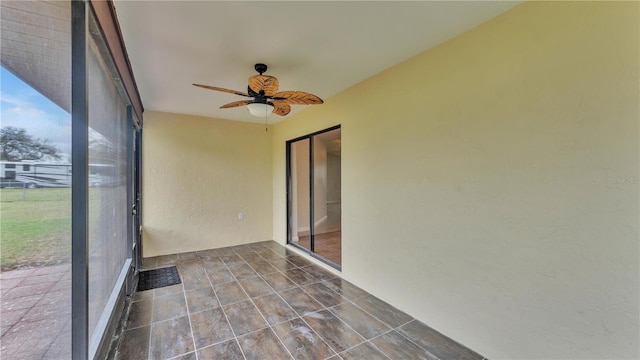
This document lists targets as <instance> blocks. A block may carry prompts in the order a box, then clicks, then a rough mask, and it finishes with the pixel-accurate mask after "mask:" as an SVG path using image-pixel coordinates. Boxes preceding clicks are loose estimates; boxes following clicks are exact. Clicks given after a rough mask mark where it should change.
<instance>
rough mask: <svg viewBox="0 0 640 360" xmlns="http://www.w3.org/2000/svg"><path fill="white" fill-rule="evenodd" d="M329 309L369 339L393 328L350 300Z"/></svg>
mask: <svg viewBox="0 0 640 360" xmlns="http://www.w3.org/2000/svg"><path fill="white" fill-rule="evenodd" d="M329 310H330V311H331V312H332V313H333V314H334V315H336V316H337V317H338V318H340V319H341V320H342V321H344V322H346V323H347V325H349V326H351V328H352V329H354V330H355V331H356V332H357V333H358V334H360V335H361V336H362V337H364V338H365V339H367V340H369V339H371V338H374V337H376V336H378V335H382V334H384V333H386V332H387V331H389V330H391V329H390V328H389V327H388V326H387V325H385V324H383V323H382V322H380V321H378V320H377V319H376V318H374V317H373V316H371V315H369V314H367V313H366V312H364V311H363V310H362V309H360V308H359V307H357V306H355V305H353V304H352V303H350V302H348V303H344V304H341V305H337V306H334V307H332V308H330V309H329Z"/></svg>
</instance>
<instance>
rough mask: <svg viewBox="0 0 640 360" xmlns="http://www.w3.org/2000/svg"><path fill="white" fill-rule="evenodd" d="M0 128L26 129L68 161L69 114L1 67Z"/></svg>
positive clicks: (69, 155) (69, 152) (69, 150)
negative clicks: (46, 141)
mask: <svg viewBox="0 0 640 360" xmlns="http://www.w3.org/2000/svg"><path fill="white" fill-rule="evenodd" d="M0 126H2V127H5V126H14V127H17V128H23V129H26V130H27V133H28V134H29V135H32V136H33V137H35V138H39V139H42V140H45V139H47V140H49V143H50V144H52V145H54V146H55V147H56V148H57V149H58V152H59V154H60V155H61V156H62V158H61V161H62V162H69V161H70V160H71V114H69V113H68V112H66V111H65V110H63V109H62V108H61V107H59V106H58V105H56V104H54V103H53V102H51V101H50V100H49V99H47V98H46V97H44V96H43V95H42V94H40V93H39V92H37V91H36V90H35V89H33V88H32V87H30V86H29V85H27V84H26V83H25V82H23V81H22V80H20V79H19V78H17V77H16V76H15V75H13V74H12V73H11V72H9V71H8V70H7V69H5V68H4V67H1V66H0Z"/></svg>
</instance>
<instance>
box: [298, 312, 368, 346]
mask: <svg viewBox="0 0 640 360" xmlns="http://www.w3.org/2000/svg"><path fill="white" fill-rule="evenodd" d="M303 319H304V321H306V322H307V324H309V325H310V326H311V328H312V329H313V330H315V332H316V333H318V335H320V336H321V337H322V338H323V339H324V340H325V341H326V342H327V344H328V345H329V346H330V347H331V348H332V349H333V350H334V351H335V352H341V351H343V350H346V349H348V348H351V347H354V346H356V345H358V344H360V343H361V342H363V341H364V338H363V337H362V336H360V335H358V333H356V332H355V331H353V329H351V328H350V327H349V326H347V324H345V323H344V322H342V321H341V320H340V319H338V318H337V317H335V315H333V314H332V313H331V312H329V311H328V310H322V311H319V312H317V313H312V314H309V315H306V316H304V317H303Z"/></svg>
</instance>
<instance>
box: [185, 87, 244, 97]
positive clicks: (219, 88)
mask: <svg viewBox="0 0 640 360" xmlns="http://www.w3.org/2000/svg"><path fill="white" fill-rule="evenodd" d="M193 85H194V86H197V87H201V88H203V89H209V90H215V91H222V92H226V93H230V94H236V95H240V96H246V97H251V96H250V95H249V94H246V93H243V92H242V91H236V90H230V89H225V88H221V87H217V86H209V85H200V84H193Z"/></svg>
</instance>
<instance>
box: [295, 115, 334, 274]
mask: <svg viewBox="0 0 640 360" xmlns="http://www.w3.org/2000/svg"><path fill="white" fill-rule="evenodd" d="M340 177H341V132H340V127H339V126H337V127H334V128H330V129H327V130H323V131H320V132H317V133H313V134H309V135H306V136H303V137H300V138H297V139H293V140H291V141H288V142H287V198H288V206H287V207H288V219H287V220H288V230H287V237H288V243H289V244H292V245H294V246H297V247H300V248H302V249H304V250H306V251H308V252H309V253H310V254H312V255H313V256H315V257H317V258H319V259H321V260H323V261H324V262H326V263H328V264H330V265H332V266H334V267H336V268H340V266H341V264H342V222H341V187H340V184H341V181H340Z"/></svg>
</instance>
